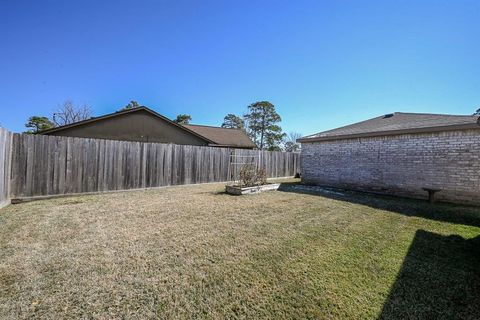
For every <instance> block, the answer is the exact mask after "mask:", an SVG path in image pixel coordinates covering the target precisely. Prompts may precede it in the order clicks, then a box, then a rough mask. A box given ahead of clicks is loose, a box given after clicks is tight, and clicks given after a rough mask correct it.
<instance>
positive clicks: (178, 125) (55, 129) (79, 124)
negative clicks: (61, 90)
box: [37, 106, 215, 143]
mask: <svg viewBox="0 0 480 320" xmlns="http://www.w3.org/2000/svg"><path fill="white" fill-rule="evenodd" d="M141 110H143V111H146V112H148V113H150V114H152V115H154V116H156V117H158V118H160V119H162V120H164V121H167V122H168V123H170V124H172V125H174V126H176V127H179V128H181V129H183V130H185V131H187V132H189V133H191V134H193V135H194V136H197V137H199V138H201V139H203V140H205V141H206V142H208V143H215V141H212V140H210V139H208V138H207V137H204V136H203V135H201V134H198V133H196V132H195V131H193V130H191V129H189V128H186V127H184V126H182V125H180V124H178V123H176V122H174V121H172V120H170V119H168V118H167V117H164V116H162V115H161V114H159V113H158V112H156V111H154V110H152V109H150V108H147V107H145V106H141V107H138V108H132V109H127V110H122V111H117V112H113V113H109V114H106V115H103V116H99V117H95V118H91V119H87V120H83V121H78V122H74V123H71V124H67V125H64V126H61V127H56V128H52V129H47V130H43V131H40V132H37V134H42V135H43V134H50V133H54V132H57V131H61V130H64V129H69V128H73V127H77V126H81V125H85V124H88V123H91V122H95V121H99V120H104V119H108V118H112V117H115V116H119V115H122V114H128V113H132V112H138V111H141Z"/></svg>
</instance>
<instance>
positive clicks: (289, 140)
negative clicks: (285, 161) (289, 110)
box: [285, 132, 302, 152]
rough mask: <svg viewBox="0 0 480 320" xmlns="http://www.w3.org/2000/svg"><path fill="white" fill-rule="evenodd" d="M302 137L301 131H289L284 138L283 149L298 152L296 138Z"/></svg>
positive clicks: (299, 147) (298, 146) (298, 144)
mask: <svg viewBox="0 0 480 320" xmlns="http://www.w3.org/2000/svg"><path fill="white" fill-rule="evenodd" d="M301 137H302V134H301V133H298V132H290V133H289V134H288V135H287V137H286V138H285V151H287V152H299V151H300V149H301V146H300V143H298V142H297V139H300V138H301Z"/></svg>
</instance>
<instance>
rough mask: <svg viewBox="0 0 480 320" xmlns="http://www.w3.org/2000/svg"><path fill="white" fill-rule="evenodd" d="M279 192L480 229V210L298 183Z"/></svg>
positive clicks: (287, 184) (291, 183) (283, 187)
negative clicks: (334, 200) (353, 204)
mask: <svg viewBox="0 0 480 320" xmlns="http://www.w3.org/2000/svg"><path fill="white" fill-rule="evenodd" d="M279 191H283V192H294V193H301V194H310V195H319V196H322V197H326V198H330V199H336V200H342V201H347V202H352V203H356V204H361V205H365V206H369V207H372V208H376V209H381V210H387V211H391V212H395V213H399V214H402V215H406V216H414V217H421V218H425V219H430V220H436V221H443V222H449V223H455V224H463V225H470V226H476V227H480V208H479V207H473V206H461V205H454V204H448V203H435V204H433V205H431V204H429V203H428V202H427V201H426V200H418V199H407V198H400V197H393V196H384V195H376V194H371V193H365V192H356V191H350V190H344V189H338V188H323V187H314V186H307V185H302V184H300V183H298V182H286V183H282V184H281V185H280V188H279Z"/></svg>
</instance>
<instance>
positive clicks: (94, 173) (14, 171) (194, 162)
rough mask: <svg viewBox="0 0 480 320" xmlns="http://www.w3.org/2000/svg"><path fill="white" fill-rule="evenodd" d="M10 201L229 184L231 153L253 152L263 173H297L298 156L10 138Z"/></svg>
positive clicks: (283, 174)
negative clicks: (33, 197)
mask: <svg viewBox="0 0 480 320" xmlns="http://www.w3.org/2000/svg"><path fill="white" fill-rule="evenodd" d="M11 149H12V154H11V160H12V166H11V176H10V177H11V179H10V193H11V196H12V198H18V197H32V196H41V195H58V194H69V193H85V192H99V191H111V190H126V189H138V188H151V187H160V186H169V185H181V184H193V183H207V182H223V181H228V180H229V178H230V176H231V172H230V161H231V158H232V157H231V155H232V154H234V155H236V154H238V155H252V154H255V156H256V159H258V160H256V161H258V163H259V167H261V168H265V169H266V171H267V175H268V177H270V178H273V177H288V176H293V175H295V174H296V173H297V172H299V165H300V161H299V154H295V153H286V152H268V151H259V150H241V149H229V148H214V147H201V146H185V145H173V144H160V143H142V142H127V141H113V140H102V139H83V138H73V137H55V136H41V135H28V134H13V140H12V147H11Z"/></svg>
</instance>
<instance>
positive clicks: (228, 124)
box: [222, 113, 245, 129]
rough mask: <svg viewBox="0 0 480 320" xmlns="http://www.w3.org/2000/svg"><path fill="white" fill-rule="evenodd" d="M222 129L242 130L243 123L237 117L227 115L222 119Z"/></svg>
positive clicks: (230, 114) (231, 114)
mask: <svg viewBox="0 0 480 320" xmlns="http://www.w3.org/2000/svg"><path fill="white" fill-rule="evenodd" d="M222 128H230V129H244V128H245V122H244V121H243V119H242V118H240V117H239V116H237V115H234V114H233V113H229V114H227V115H226V116H225V118H223V123H222Z"/></svg>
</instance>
